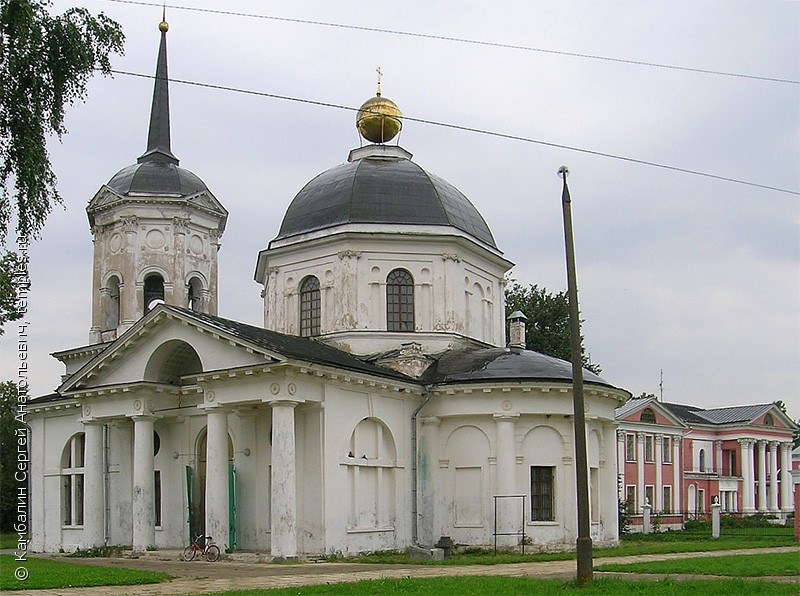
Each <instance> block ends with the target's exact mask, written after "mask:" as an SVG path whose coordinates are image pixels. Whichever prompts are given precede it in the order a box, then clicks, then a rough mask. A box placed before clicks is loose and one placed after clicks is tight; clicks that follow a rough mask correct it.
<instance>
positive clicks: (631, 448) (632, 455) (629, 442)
mask: <svg viewBox="0 0 800 596" xmlns="http://www.w3.org/2000/svg"><path fill="white" fill-rule="evenodd" d="M625 461H636V435H625Z"/></svg>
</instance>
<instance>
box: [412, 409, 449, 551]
mask: <svg viewBox="0 0 800 596" xmlns="http://www.w3.org/2000/svg"><path fill="white" fill-rule="evenodd" d="M418 421H419V425H420V426H419V431H418V432H419V435H418V441H417V445H418V447H417V542H418V543H419V544H428V545H431V546H432V545H434V544H436V541H437V540H438V539H439V536H441V535H442V534H443V533H444V532H442V531H440V530H441V529H440V527H439V525H440V517H439V516H440V510H439V508H438V507H437V503H438V500H437V495H440V494H441V493H442V492H444V491H442V490H440V488H439V480H440V478H441V475H440V474H439V448H438V445H439V440H438V434H439V426H440V425H441V424H442V420H441V418H437V417H436V416H425V417H423V418H420V419H418Z"/></svg>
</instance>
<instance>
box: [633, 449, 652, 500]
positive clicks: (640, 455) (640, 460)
mask: <svg viewBox="0 0 800 596" xmlns="http://www.w3.org/2000/svg"><path fill="white" fill-rule="evenodd" d="M636 476H637V478H636V492H637V493H638V497H637V499H638V501H639V507H638V509H639V511H641V510H642V506H643V505H644V433H636ZM650 504H651V505H652V503H650Z"/></svg>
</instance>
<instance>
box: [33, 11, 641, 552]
mask: <svg viewBox="0 0 800 596" xmlns="http://www.w3.org/2000/svg"><path fill="white" fill-rule="evenodd" d="M160 28H161V48H160V51H159V57H158V67H157V76H156V82H155V89H154V98H153V109H152V115H151V122H150V129H149V137H148V148H147V151H146V152H145V153H144V155H142V156H141V157H140V158H139V160H138V162H137V163H136V164H134V165H131V166H128V167H126V168H124V169H122V170H121V171H120V172H119V173H117V174H116V175H115V176H113V177H112V178H111V179H110V181H109V182H108V183H107V184H105V185H103V186H102V187H101V189H100V190H99V191H98V193H97V194H96V195H95V197H94V198H93V199H92V200H91V201H90V202H89V205H88V207H87V214H88V216H89V221H90V223H91V225H92V234H93V239H94V273H93V279H92V282H91V283H92V284H93V285H92V294H93V297H94V298H93V301H92V319H91V320H92V324H91V329H90V332H89V336H90V344H89V345H86V346H81V347H77V348H73V349H69V350H64V351H61V352H57V353H55V354H54V356H55V357H56V358H58V359H59V360H61V361H62V362H63V363H64V364H65V367H66V370H65V374H64V375H63V378H62V382H61V385H60V386H59V387H58V389H57V391H56V392H55V393H53V394H52V395H48V396H44V397H41V398H39V399H37V400H34V401H32V402H31V405H30V411H31V415H30V416H31V418H30V419H31V451H32V477H33V482H32V487H31V489H32V501H33V505H32V515H31V517H32V524H33V528H34V531H33V535H32V542H31V547H32V549H34V550H39V551H57V550H59V549H64V550H74V549H77V548H88V547H92V546H99V545H104V544H109V545H120V546H130V547H132V548H133V549H134V550H137V551H141V550H144V549H148V548H152V547H155V548H178V547H181V546H183V545H186V544H187V543H188V542H189V540H190V537H192V536H194V535H197V534H200V533H205V534H208V535H211V536H212V538H213V540H214V541H215V542H216V543H218V544H219V545H220V546H223V547H225V548H227V549H243V550H253V551H260V552H268V553H271V555H272V556H273V557H275V558H277V559H284V558H293V557H298V556H303V555H309V554H325V553H335V552H342V553H358V552H366V551H377V550H397V549H404V548H407V547H409V546H411V545H413V544H421V545H433V544H434V543H436V542H437V541H438V540H439V538H440V537H442V536H449V537H451V538H452V540H453V541H454V542H455V543H458V544H470V545H490V544H492V543H493V541H494V540H495V537H496V534H500V535H499V536H498V537H497V538H498V542H499V544H500V545H503V546H511V545H517V544H519V542H520V540H521V534H518V533H521V531H522V530H523V529H524V531H525V535H526V537H527V538H528V539H529V540H530V541H531V542H532V543H533V545H534V547H536V548H541V549H560V548H572V547H573V546H574V544H575V539H576V536H577V529H576V502H575V497H574V495H575V466H574V440H573V434H574V433H573V427H572V426H573V423H572V411H573V410H572V408H573V406H572V383H571V367H570V364H569V363H567V362H564V361H561V360H558V359H555V358H551V357H548V356H544V355H542V354H538V353H535V352H532V351H528V350H526V349H524V345H522V344H521V343H520V340H519V338H520V337H524V332H523V331H524V329H523V325H524V323H523V322H522V321H519V320H517V321H516V322H514V323H513V325H512V327H513V329H512V342H511V345H506V339H505V338H506V320H505V313H504V275H505V273H506V272H507V271H508V270H509V269H510V268H511V266H512V264H511V262H509V261H508V260H507V259H506V258H505V257H504V256H503V253H502V252H501V251H500V250H499V249H498V247H497V246H496V244H495V241H494V238H493V236H492V234H491V231H490V230H489V227H488V226H487V224H486V222H485V221H484V219H483V217H482V216H481V215H480V214H479V213H478V211H477V210H476V209H475V207H474V206H473V205H472V203H470V202H469V200H468V199H467V198H466V197H465V196H464V195H463V194H462V193H461V192H459V191H458V190H457V189H456V188H455V187H454V186H452V185H451V184H449V183H448V182H446V181H444V180H442V179H441V178H438V177H436V176H434V175H433V174H430V173H428V172H426V171H425V170H423V169H422V168H421V167H419V166H418V165H417V164H415V163H414V162H413V161H411V154H410V153H408V152H407V151H406V150H404V149H402V148H401V147H399V146H397V145H389V144H387V142H388V141H389V140H391V139H390V138H389V136H388V132H387V131H390V130H391V129H392V128H393V127H394V128H399V125H400V122H401V120H400V118H401V115H400V112H399V110H398V109H397V106H395V105H394V104H393V103H392V102H391V101H390V100H387V99H386V98H384V97H382V96H381V94H380V90H379V92H378V94H377V95H376V97H374V98H372V99H371V100H369V101H368V102H367V103H366V104H365V106H364V108H363V110H362V112H360V113H359V117H358V124H359V130H360V131H361V133H362V135H363V136H364V138H365V139H366V140H367V141H369V144H366V145H365V146H362V147H360V148H357V149H354V150H353V151H351V152H350V154H349V157H348V161H347V162H346V163H344V164H342V165H340V166H336V167H334V168H332V169H330V170H327V171H325V172H323V173H321V174H319V175H318V176H316V177H315V178H313V179H312V180H311V181H310V182H309V183H308V184H306V185H305V186H304V187H303V188H302V190H300V192H299V193H298V194H297V196H296V197H295V198H294V200H292V201H291V203H290V204H289V206H288V209H287V211H286V213H285V215H284V217H283V221H282V223H281V225H280V230H279V232H278V235H277V237H276V238H275V239H274V240H273V241H272V242H270V243H269V245H268V246H267V247H266V248H265V249H264V250H262V251H261V252H260V253H259V255H258V256H257V259H256V273H255V278H256V281H257V282H258V284H259V286H261V287H260V288H255V289H254V291H259V290H260V291H261V292H262V296H263V298H264V326H263V327H253V326H250V325H246V324H243V323H239V322H236V321H232V320H229V319H226V318H222V317H220V316H218V314H217V295H218V292H219V289H218V287H217V251H218V250H219V238H220V237H221V236H222V234H223V232H224V230H225V224H226V219H227V212H226V210H225V208H224V207H223V206H222V204H221V203H220V202H219V201H218V200H217V199H216V198H215V197H214V195H213V194H212V193H211V191H210V190H209V189H208V188H207V187H206V185H205V184H204V183H203V182H202V180H201V179H200V178H199V177H197V176H196V175H195V174H193V173H192V172H190V171H188V170H186V169H184V168H181V167H179V162H178V160H177V158H176V157H175V156H174V155H173V154H172V152H171V149H170V129H169V99H168V83H167V81H168V79H167V53H166V32H167V25H166V23H162V25H161V27H160ZM343 132H344V131H343ZM376 135H377V136H376ZM276 223H277V222H276ZM514 338H516V339H514ZM584 378H585V400H586V419H587V428H586V431H587V451H588V454H587V455H588V464H589V486H590V492H591V496H590V501H591V503H590V505H591V522H592V524H591V528H592V536H593V538H594V540H595V542H596V543H597V544H604V545H610V544H613V543H615V542H616V540H617V538H618V536H617V493H616V486H617V469H616V465H615V463H616V462H615V452H616V451H615V450H616V443H615V441H616V421H615V417H614V412H615V409H616V408H618V407H619V406H620V405H621V404H622V403H623V402H624V401H625V400H626V399H627V398H628V397H629V396H630V395H629V393H628V392H627V391H625V390H622V389H619V388H616V387H614V386H613V385H611V384H610V383H608V382H607V381H605V380H604V379H602V378H600V377H598V376H596V375H594V374H592V373H590V372H588V371H586V372H585V376H584Z"/></svg>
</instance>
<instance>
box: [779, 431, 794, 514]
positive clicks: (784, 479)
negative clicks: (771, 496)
mask: <svg viewBox="0 0 800 596" xmlns="http://www.w3.org/2000/svg"><path fill="white" fill-rule="evenodd" d="M791 449H792V444H791V443H781V511H783V512H785V513H786V512H789V511H792V510H793V509H794V504H793V503H792V465H791V459H790V457H789V453H790V451H791Z"/></svg>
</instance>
